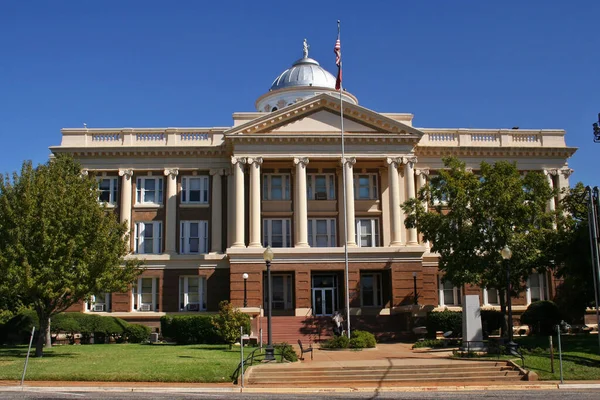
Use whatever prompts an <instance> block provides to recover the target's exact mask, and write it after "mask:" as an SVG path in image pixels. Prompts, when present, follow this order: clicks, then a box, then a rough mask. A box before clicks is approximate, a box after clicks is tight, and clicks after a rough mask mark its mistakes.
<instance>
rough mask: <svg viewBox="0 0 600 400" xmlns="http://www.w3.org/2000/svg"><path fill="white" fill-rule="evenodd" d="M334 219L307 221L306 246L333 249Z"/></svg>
mask: <svg viewBox="0 0 600 400" xmlns="http://www.w3.org/2000/svg"><path fill="white" fill-rule="evenodd" d="M335 222H336V221H335V219H334V218H327V219H317V218H309V219H308V244H309V246H311V247H335V246H337V242H336V237H335Z"/></svg>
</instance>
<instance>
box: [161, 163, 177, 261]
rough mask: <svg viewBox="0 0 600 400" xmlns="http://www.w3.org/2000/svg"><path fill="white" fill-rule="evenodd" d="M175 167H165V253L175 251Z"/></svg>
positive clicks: (173, 252)
mask: <svg viewBox="0 0 600 400" xmlns="http://www.w3.org/2000/svg"><path fill="white" fill-rule="evenodd" d="M178 174H179V170H178V169H177V168H169V169H165V176H166V177H167V201H166V209H167V210H166V211H167V213H166V222H165V225H164V226H165V232H164V235H165V253H169V254H175V253H177V246H176V244H177V175H178Z"/></svg>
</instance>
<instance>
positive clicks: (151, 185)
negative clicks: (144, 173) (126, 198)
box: [137, 177, 163, 204]
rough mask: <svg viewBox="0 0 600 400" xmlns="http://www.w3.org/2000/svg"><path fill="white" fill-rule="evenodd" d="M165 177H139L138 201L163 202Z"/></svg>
mask: <svg viewBox="0 0 600 400" xmlns="http://www.w3.org/2000/svg"><path fill="white" fill-rule="evenodd" d="M162 187H163V179H162V178H153V177H147V178H146V177H144V178H137V203H138V204H162V198H163V188H162Z"/></svg>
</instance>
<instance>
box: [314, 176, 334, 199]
mask: <svg viewBox="0 0 600 400" xmlns="http://www.w3.org/2000/svg"><path fill="white" fill-rule="evenodd" d="M307 178H308V181H307V195H308V199H309V200H334V199H335V176H334V174H308V176H307Z"/></svg>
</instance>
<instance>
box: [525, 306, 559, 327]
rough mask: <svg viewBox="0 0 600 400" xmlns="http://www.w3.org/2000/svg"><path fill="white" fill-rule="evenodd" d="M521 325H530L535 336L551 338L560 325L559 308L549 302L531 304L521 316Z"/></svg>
mask: <svg viewBox="0 0 600 400" xmlns="http://www.w3.org/2000/svg"><path fill="white" fill-rule="evenodd" d="M521 323H522V324H525V325H528V326H529V328H530V330H531V332H533V333H534V334H537V335H544V336H550V335H552V334H553V332H554V327H555V326H556V325H558V324H559V323H560V313H559V311H558V307H557V306H556V304H554V303H553V302H552V301H548V300H543V301H536V302H534V303H531V304H530V305H529V307H527V310H526V311H525V312H524V313H523V315H521Z"/></svg>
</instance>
